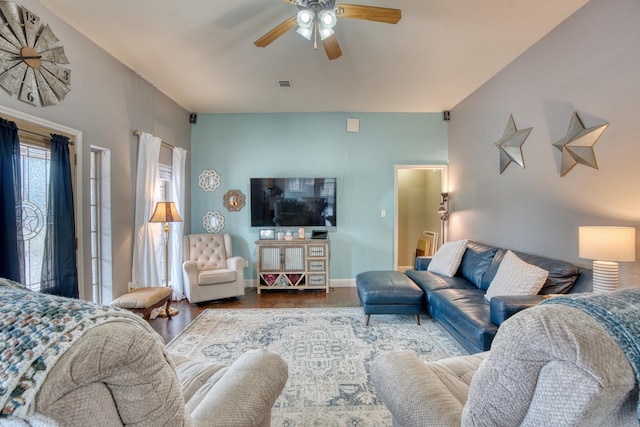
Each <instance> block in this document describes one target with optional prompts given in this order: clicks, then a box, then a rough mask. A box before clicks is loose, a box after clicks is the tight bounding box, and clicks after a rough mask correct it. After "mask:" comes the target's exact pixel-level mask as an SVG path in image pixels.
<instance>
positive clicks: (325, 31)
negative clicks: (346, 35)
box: [319, 28, 335, 40]
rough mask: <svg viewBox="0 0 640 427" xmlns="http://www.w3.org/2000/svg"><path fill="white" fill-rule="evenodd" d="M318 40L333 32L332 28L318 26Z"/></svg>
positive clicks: (329, 35)
mask: <svg viewBox="0 0 640 427" xmlns="http://www.w3.org/2000/svg"><path fill="white" fill-rule="evenodd" d="M319 33H320V40H325V39H326V38H328V37H331V36H332V35H334V34H335V31H333V29H332V28H320V31H319Z"/></svg>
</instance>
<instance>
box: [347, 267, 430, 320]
mask: <svg viewBox="0 0 640 427" xmlns="http://www.w3.org/2000/svg"><path fill="white" fill-rule="evenodd" d="M356 286H357V287H358V297H359V298H360V302H361V303H362V308H363V309H364V314H365V315H366V316H367V317H366V321H365V325H367V326H368V325H369V319H370V318H371V315H372V314H415V316H416V323H417V324H418V325H419V324H420V314H421V313H422V301H423V296H424V292H423V291H422V289H420V287H419V286H418V285H416V284H415V283H414V282H413V280H411V279H409V278H408V277H407V276H405V275H404V274H402V273H400V272H399V271H367V272H364V273H360V274H358V275H357V276H356Z"/></svg>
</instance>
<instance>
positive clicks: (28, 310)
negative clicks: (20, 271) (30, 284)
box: [0, 279, 150, 424]
mask: <svg viewBox="0 0 640 427" xmlns="http://www.w3.org/2000/svg"><path fill="white" fill-rule="evenodd" d="M125 319H126V320H125ZM113 320H125V321H134V322H137V323H140V322H142V323H144V324H145V325H146V327H148V328H150V327H149V326H148V324H147V322H143V321H142V320H141V319H140V317H139V316H136V315H135V314H132V313H130V312H128V311H126V310H122V309H118V308H114V307H105V306H100V305H96V304H92V303H89V302H86V301H81V300H76V299H71V298H63V297H56V296H52V295H47V294H41V293H38V292H31V291H29V290H28V289H26V288H24V287H23V286H22V285H20V284H19V283H15V282H12V281H10V280H7V279H0V424H2V423H3V421H2V420H3V419H4V420H8V419H14V420H15V419H20V418H26V417H28V416H29V415H30V414H31V413H32V412H33V407H32V406H33V403H34V399H35V396H36V394H37V392H38V390H39V389H40V387H41V386H42V384H43V382H44V381H45V379H46V377H47V374H48V373H49V371H50V370H51V368H52V367H53V366H54V365H55V363H56V361H57V360H58V359H59V358H60V357H61V356H62V355H63V354H64V352H65V351H66V350H67V349H69V348H70V347H71V345H72V344H73V343H74V341H75V340H77V339H78V338H79V337H81V336H82V335H83V334H84V333H85V332H87V331H88V330H90V329H91V328H93V327H94V326H97V325H100V324H103V323H105V322H109V321H113Z"/></svg>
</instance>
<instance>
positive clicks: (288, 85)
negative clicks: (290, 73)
mask: <svg viewBox="0 0 640 427" xmlns="http://www.w3.org/2000/svg"><path fill="white" fill-rule="evenodd" d="M278 87H279V88H280V89H293V82H292V81H291V80H278Z"/></svg>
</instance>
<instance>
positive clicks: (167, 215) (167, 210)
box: [149, 202, 182, 222]
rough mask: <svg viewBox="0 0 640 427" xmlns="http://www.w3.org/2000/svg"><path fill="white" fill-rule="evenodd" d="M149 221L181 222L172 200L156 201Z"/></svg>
mask: <svg viewBox="0 0 640 427" xmlns="http://www.w3.org/2000/svg"><path fill="white" fill-rule="evenodd" d="M149 222H182V218H180V214H179V213H178V209H177V208H176V205H175V204H174V203H173V202H158V204H157V205H156V209H155V210H154V211H153V215H151V219H150V220H149Z"/></svg>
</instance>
